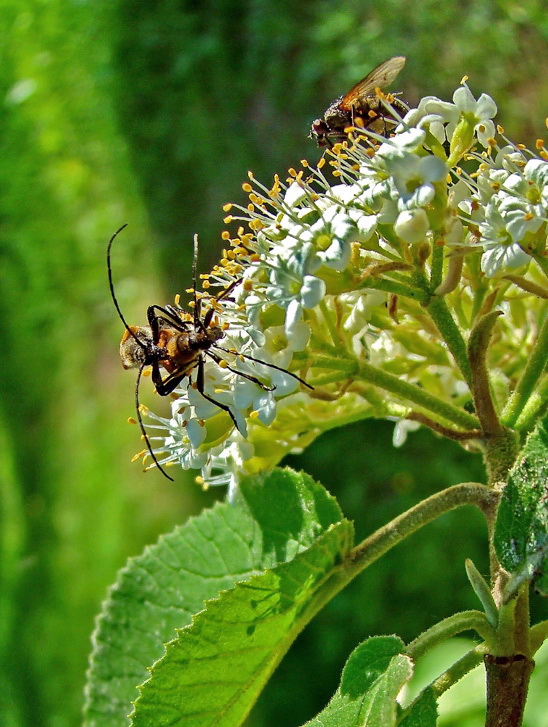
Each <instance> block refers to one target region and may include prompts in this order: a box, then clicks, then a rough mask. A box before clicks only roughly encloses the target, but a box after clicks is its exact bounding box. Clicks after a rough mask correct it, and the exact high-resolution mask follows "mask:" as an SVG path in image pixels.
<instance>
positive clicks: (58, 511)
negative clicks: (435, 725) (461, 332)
mask: <svg viewBox="0 0 548 727" xmlns="http://www.w3.org/2000/svg"><path fill="white" fill-rule="evenodd" d="M455 19H457V20H458V22H455ZM0 26H1V29H2V38H3V42H2V47H1V49H0V58H1V61H2V63H1V64H0V89H1V92H2V98H3V99H4V101H5V103H4V108H3V113H2V117H1V119H0V139H1V141H0V151H1V153H0V176H1V181H2V189H3V194H2V198H1V201H0V213H1V216H2V227H1V230H0V253H1V255H2V264H1V266H0V286H1V289H2V299H1V301H0V331H1V335H2V343H3V351H4V356H3V359H2V381H3V383H4V387H3V391H2V398H1V403H0V406H1V418H2V427H3V429H2V431H3V432H4V434H3V435H2V447H1V451H2V470H1V472H0V479H1V480H2V503H1V511H0V516H1V518H2V522H0V532H1V533H2V539H1V547H2V552H1V553H0V559H1V572H0V576H1V579H2V581H1V584H0V592H1V599H2V600H1V604H2V612H1V615H2V618H1V619H0V620H1V622H2V627H1V629H0V635H1V639H2V642H1V643H0V662H1V672H0V679H1V680H2V682H3V690H4V691H3V699H2V700H1V701H2V704H1V705H0V722H1V723H2V724H5V725H9V727H30V725H32V726H33V727H34V726H35V725H44V726H45V727H53V725H55V727H69V725H74V724H76V723H78V721H79V714H80V708H81V685H82V683H83V674H84V670H85V663H86V654H87V652H88V650H89V632H90V630H91V626H92V614H93V613H94V612H95V611H96V610H97V604H98V603H99V602H100V600H101V598H102V597H103V594H104V590H105V588H106V585H107V584H108V583H109V582H111V581H112V579H113V577H114V573H115V571H116V569H117V568H119V567H120V565H121V564H122V563H123V562H124V561H125V559H126V557H127V556H128V555H130V554H131V553H136V552H139V551H140V550H141V548H142V546H143V545H144V544H145V543H147V542H153V541H154V540H155V539H156V538H157V534H158V533H159V532H162V531H164V532H165V531H167V530H170V529H171V528H172V527H173V526H174V525H175V523H178V522H182V521H184V520H185V519H186V517H187V516H188V514H189V513H190V512H194V511H196V509H197V507H198V504H197V501H198V500H199V501H200V502H201V503H204V502H207V503H211V501H212V499H213V496H212V495H211V493H209V494H208V495H204V496H202V495H201V494H200V493H198V491H197V490H192V489H191V488H190V487H187V488H185V487H184V486H182V487H180V488H179V487H178V488H177V489H175V488H171V487H170V486H167V485H166V484H165V483H164V482H163V481H162V479H161V477H159V476H157V475H155V474H154V473H149V475H148V476H147V477H143V476H142V474H141V471H140V469H139V468H138V466H136V465H133V466H132V467H131V468H130V465H129V464H126V463H127V461H128V460H129V457H130V455H131V454H132V453H133V452H134V451H135V450H136V449H139V447H140V445H139V444H138V441H137V437H136V435H135V431H134V430H131V429H130V428H129V427H126V426H125V424H124V420H125V418H126V416H127V415H129V414H131V413H132V382H131V377H129V378H128V376H129V375H128V374H127V373H126V374H124V373H123V372H121V371H120V370H119V363H118V361H117V358H116V350H115V349H116V346H117V341H118V338H119V335H120V325H119V322H118V321H117V320H116V319H115V315H114V312H113V310H112V307H111V303H110V300H109V298H108V292H107V288H106V282H105V281H106V275H105V267H104V248H105V246H106V241H107V240H108V238H109V236H110V234H111V233H112V232H113V231H114V230H115V229H116V228H117V227H118V226H119V225H120V224H121V223H123V222H126V221H127V222H129V223H130V228H129V230H128V233H127V236H126V237H125V238H124V240H123V243H121V244H120V246H119V248H118V252H117V258H116V260H115V267H116V270H115V272H116V278H117V283H118V286H119V287H118V288H117V290H118V293H119V295H120V302H121V304H122V307H123V310H124V312H125V313H126V315H127V316H128V318H132V319H133V320H135V322H140V321H142V319H143V317H144V312H145V307H146V305H148V304H149V303H151V302H164V301H167V300H171V299H172V296H173V294H174V293H175V292H176V291H181V290H184V289H185V288H186V287H188V284H189V272H188V271H189V267H188V264H189V258H190V247H191V246H190V240H191V238H192V235H193V234H194V233H195V232H199V233H200V235H201V244H202V249H203V250H204V258H205V257H206V252H205V250H206V248H207V247H208V246H209V247H210V249H211V250H214V253H212V252H210V253H209V254H214V255H215V257H216V256H217V252H218V248H219V247H220V242H219V243H217V242H215V240H216V235H217V233H218V231H219V230H220V229H221V227H222V224H221V221H220V220H221V214H220V211H219V205H220V204H221V202H224V201H226V200H229V199H234V198H237V196H238V190H239V185H240V183H241V181H242V179H243V178H244V177H245V173H246V171H247V169H248V168H252V169H253V170H254V171H255V172H257V174H260V173H263V174H264V175H266V174H268V175H271V174H272V173H273V171H280V170H281V169H283V168H284V167H285V166H288V165H289V164H293V163H294V162H295V160H296V159H299V158H300V157H301V156H304V155H306V156H311V157H312V156H315V155H316V153H317V152H316V150H315V148H314V146H313V145H312V144H311V142H310V141H309V140H307V139H306V134H307V132H308V128H309V125H310V121H311V120H312V119H313V118H314V117H315V116H317V114H318V113H319V112H320V111H321V110H323V108H325V106H326V105H327V103H328V102H329V101H330V100H331V99H332V98H334V97H336V96H337V95H339V94H340V93H341V91H342V90H343V89H344V88H346V87H349V86H350V84H352V83H353V82H354V81H355V80H356V79H357V78H358V77H360V76H361V75H363V74H365V73H366V72H367V71H369V70H370V69H371V67H373V66H374V65H375V63H377V62H380V61H381V60H383V59H384V58H386V57H388V56H390V55H393V54H395V53H401V52H404V53H405V54H406V55H407V56H408V64H407V68H406V71H405V75H404V74H402V88H405V90H406V97H407V98H409V99H410V100H413V98H416V97H417V96H418V94H419V93H422V92H427V93H431V92H438V91H440V89H441V90H442V91H448V90H449V89H452V88H453V87H454V85H455V82H456V81H458V80H459V79H460V77H461V75H462V74H463V73H468V74H469V75H470V76H471V85H472V87H473V88H474V90H477V89H480V88H481V89H485V90H487V91H489V92H490V93H493V94H494V95H496V96H497V99H498V101H499V106H500V108H501V112H502V113H503V114H504V118H505V119H506V120H507V121H506V127H507V131H508V132H509V133H511V134H512V135H513V136H514V138H515V139H516V140H519V141H525V140H527V139H534V138H535V137H536V136H538V135H539V133H540V131H539V125H538V122H537V119H538V118H541V117H543V116H544V111H545V110H544V109H543V107H542V103H543V99H544V98H545V97H546V86H545V84H546V83H547V79H546V78H545V77H544V76H543V74H542V73H539V68H540V67H541V64H540V61H539V59H541V58H542V57H544V53H545V43H546V39H547V36H548V28H547V16H546V12H545V7H544V4H543V3H542V2H540V1H539V0H528V1H527V2H524V3H521V4H519V6H518V5H516V4H515V3H507V2H504V3H503V2H498V3H492V2H490V1H489V0H483V1H482V2H475V3H469V4H468V5H466V6H463V4H462V3H457V2H455V1H451V2H447V3H444V4H443V5H440V4H439V3H438V2H433V0H430V1H429V2H426V3H424V2H423V3H409V2H406V1H404V0H399V1H398V2H395V1H394V0H392V2H390V3H384V4H383V3H373V2H366V3H364V2H361V1H360V2H355V1H353V2H349V1H348V2H345V3H342V4H341V3H339V4H337V5H336V6H335V5H334V4H333V3H329V2H325V1H323V2H319V1H318V2H316V3H313V4H310V5H307V6H306V7H305V8H304V9H303V7H302V5H298V4H295V3H294V2H289V1H288V2H285V3H284V2H279V1H276V2H270V1H268V0H267V1H266V2H260V3H256V2H253V3H247V4H242V3H235V2H225V3H219V2H211V1H210V2H205V3H198V4H196V3H189V2H179V3H175V2H172V1H170V2H168V1H165V0H164V2H160V3H152V4H151V3H148V4H145V3H141V2H135V1H133V2H129V0H126V1H125V2H123V3H121V2H118V3H117V2H114V3H112V2H108V3H106V2H100V1H99V2H95V3H74V2H67V1H66V0H52V2H48V3H43V2H38V0H25V2H22V1H21V0H12V1H11V2H6V3H3V4H2V8H1V11H0ZM303 27H306V31H307V32H306V33H303ZM242 38H244V39H245V40H244V41H242ZM432 59H436V62H435V63H433V62H432ZM539 112H540V113H539ZM147 214H148V215H149V216H150V220H151V229H152V231H153V232H151V231H149V229H148V227H147V225H146V224H145V220H146V217H147ZM158 253H161V254H160V257H161V258H162V262H163V265H164V275H165V277H170V279H171V283H172V284H171V285H170V286H169V287H168V288H166V291H167V292H166V293H165V294H164V295H162V296H160V295H159V293H158V291H157V289H156V288H157V286H156V281H155V275H156V273H155V270H156V267H155V262H154V261H155V259H156V256H157V255H158ZM202 265H203V267H204V268H205V267H206V264H205V260H204V261H202V262H201V267H202ZM138 319H140V320H138ZM126 430H127V431H126ZM386 431H387V430H386V427H385V426H384V425H382V424H379V423H377V422H372V423H371V424H370V425H369V426H367V427H365V428H363V429H362V430H360V432H359V433H358V432H357V430H353V432H354V433H353V436H354V438H355V439H354V440H352V439H351V441H350V449H351V456H349V455H348V453H347V451H344V450H342V449H341V447H342V444H341V440H340V439H339V438H337V436H336V433H334V434H333V436H332V438H331V439H330V438H329V436H327V437H325V438H323V439H322V441H321V443H320V446H319V447H318V448H316V449H315V450H314V454H313V455H312V453H311V457H312V456H314V457H315V458H316V461H317V462H318V463H321V469H322V477H323V478H324V480H325V481H326V482H329V483H330V486H331V485H333V487H334V488H335V487H336V488H337V489H338V490H339V492H338V496H339V498H340V500H341V502H342V503H344V505H345V511H346V510H350V509H351V510H352V513H353V515H355V516H356V518H358V517H359V520H357V527H358V528H359V529H360V531H364V532H368V531H369V530H370V529H372V528H374V527H376V526H377V525H378V524H380V523H381V522H382V521H385V520H387V519H389V518H390V517H393V516H394V514H396V513H397V512H399V511H401V510H403V509H405V508H406V507H409V506H410V505H411V504H413V503H414V502H415V501H416V500H417V498H419V497H421V496H422V494H424V493H425V492H429V491H431V490H432V489H433V488H434V487H438V486H439V484H440V483H442V485H446V484H452V483H454V482H458V481H460V480H467V479H475V478H477V476H478V475H477V470H478V466H477V464H476V463H473V464H472V463H470V462H467V461H466V460H465V458H464V456H463V454H462V453H461V454H459V455H455V453H454V450H451V449H450V448H445V447H443V446H442V445H441V444H439V443H436V444H433V441H434V440H433V439H432V437H429V436H427V435H425V434H421V435H418V438H417V443H414V442H413V441H410V443H409V444H408V445H407V446H406V448H404V449H403V450H401V451H400V452H399V453H398V458H396V457H394V456H393V455H392V454H391V453H390V452H391V444H390V441H389V437H388V436H387V434H386ZM379 432H380V433H381V434H382V435H383V436H379ZM364 442H365V443H366V444H367V446H365V445H364ZM433 451H434V452H435V456H433V454H432V452H433ZM425 463H427V464H428V467H426V466H425ZM352 464H354V466H355V469H354V470H353V472H352V473H350V471H349V468H350V466H351V465H352ZM366 469H367V471H368V482H367V483H366V486H365V487H364V483H363V479H364V478H363V472H364V470H366ZM356 470H357V471H356ZM346 475H348V477H347V476H346ZM335 483H337V484H335ZM347 506H348V507H347ZM453 526H454V527H455V528H457V529H460V530H462V531H463V532H466V533H467V536H466V537H465V538H462V539H455V538H451V536H450V533H451V532H452V528H453ZM481 528H482V526H481V523H480V522H479V518H478V517H476V515H475V514H472V515H468V514H467V515H462V516H461V515H460V514H455V516H453V515H450V516H447V518H444V519H443V521H441V522H440V523H436V524H434V525H433V526H432V528H431V533H430V535H431V537H427V536H426V535H425V534H423V533H419V534H417V535H416V536H414V540H413V546H414V547H413V549H411V548H406V549H404V548H401V549H399V550H398V552H396V553H391V554H389V556H388V557H387V558H386V559H385V562H383V563H382V564H378V566H377V567H376V568H375V569H373V570H372V572H371V573H369V574H368V575H367V578H366V579H363V580H360V582H359V583H358V582H356V583H354V584H352V586H351V588H350V589H349V590H348V591H345V592H344V593H343V594H341V596H340V597H339V599H337V601H336V603H334V604H331V605H330V606H329V607H328V608H327V609H326V611H325V612H324V613H323V614H322V615H320V617H319V619H317V623H313V624H311V626H310V628H309V629H307V631H306V632H305V633H304V634H303V635H302V637H301V639H300V640H299V641H298V642H297V643H296V644H295V646H294V648H293V649H292V650H291V652H290V654H288V657H287V658H286V660H285V661H284V668H283V670H282V671H283V673H282V674H278V675H276V676H275V678H274V681H273V683H272V684H271V686H270V688H269V689H270V691H268V692H267V696H268V702H269V704H268V706H267V707H266V706H263V705H259V709H258V710H257V712H256V715H255V718H254V719H255V724H258V723H259V722H260V724H261V725H264V724H268V723H269V720H270V723H271V724H280V723H283V721H284V719H285V716H286V714H287V713H286V711H285V710H286V706H285V705H286V704H287V699H288V695H292V696H294V694H295V688H296V687H295V685H297V684H300V683H301V681H300V680H304V679H306V677H307V675H306V674H303V669H302V663H304V662H306V661H307V660H309V659H311V658H312V659H314V661H315V663H316V664H317V665H318V669H317V673H316V675H315V678H314V679H313V680H312V679H311V680H310V681H309V682H307V683H306V688H305V689H304V692H305V693H304V694H302V695H300V697H299V699H296V700H295V701H296V702H297V704H296V705H295V710H296V712H298V710H302V712H300V713H299V714H303V715H305V716H303V718H302V720H303V721H304V719H306V718H308V717H309V716H310V715H311V714H313V713H315V712H317V711H318V710H319V709H320V706H321V705H322V704H325V702H326V700H327V696H326V695H327V694H329V693H332V691H333V689H334V686H333V685H334V684H335V683H336V679H337V676H336V674H337V669H338V671H339V672H340V666H341V665H342V662H343V660H344V658H345V657H344V654H347V653H348V652H349V651H350V650H351V648H352V647H353V645H354V644H355V643H356V642H357V641H358V640H360V639H361V638H363V633H364V632H366V633H367V632H368V633H379V632H380V633H383V632H386V631H387V630H389V629H392V628H396V630H397V631H398V633H402V631H403V629H406V634H404V637H405V638H406V637H407V636H411V634H412V633H413V632H416V631H417V629H419V630H420V629H421V628H424V627H425V622H427V621H428V620H429V619H430V618H431V617H432V615H433V616H434V617H438V615H439V616H443V615H445V614H446V613H448V611H449V609H450V608H451V607H452V603H453V600H454V599H457V600H458V601H459V607H462V608H466V607H468V606H469V604H468V603H467V599H469V598H473V594H469V593H468V592H467V590H466V583H465V580H464V576H463V574H460V575H462V578H461V577H460V575H459V574H458V573H457V574H455V573H454V572H452V566H453V564H454V563H456V562H461V561H462V559H463V558H464V557H465V556H471V557H473V558H474V561H475V562H476V563H479V564H480V563H481V557H482V556H481V552H480V549H479V541H480V537H481V533H482V532H483V530H482V529H481ZM415 549H416V550H415ZM417 561H419V562H420V563H421V564H423V565H424V567H422V568H421V569H420V572H419V573H417V572H416V569H415V570H413V569H412V567H411V566H412V565H413V564H414V563H415V562H417ZM395 573H398V574H399V575H398V578H396V577H395V575H394V574H395ZM420 579H423V580H422V581H421V580H420ZM426 598H428V602H429V604H430V605H429V609H424V608H422V607H421V608H413V607H412V606H413V604H412V603H411V605H410V601H415V603H422V602H424V599H426ZM331 624H335V627H336V628H335V634H333V633H330V634H329V635H328V631H329V629H328V628H327V627H328V626H330V625H331ZM392 624H395V627H394V626H393V625H392ZM343 627H345V631H344V633H343ZM346 629H348V631H346ZM37 634H40V635H41V637H40V638H37ZM166 638H167V637H166ZM284 679H285V682H284ZM291 689H293V692H291ZM537 713H538V714H542V711H541V710H537ZM459 727H460V726H459ZM534 727H537V724H536V723H535V724H534Z"/></svg>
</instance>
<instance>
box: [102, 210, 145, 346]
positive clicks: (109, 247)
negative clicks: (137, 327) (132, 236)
mask: <svg viewBox="0 0 548 727" xmlns="http://www.w3.org/2000/svg"><path fill="white" fill-rule="evenodd" d="M126 227H127V222H126V224H125V225H122V226H121V227H120V229H119V230H116V232H115V233H114V235H113V236H112V237H111V238H110V240H109V243H108V245H107V271H108V287H109V289H110V296H111V298H112V302H113V303H114V307H115V308H116V312H117V313H118V315H119V317H120V320H121V321H122V323H123V324H124V327H125V329H126V331H127V332H128V333H129V334H130V335H131V336H132V337H133V338H134V339H135V340H136V341H137V343H138V344H139V346H141V348H142V349H144V350H145V351H146V346H145V344H144V343H143V342H142V341H141V340H140V339H139V337H138V336H136V335H135V333H134V332H133V331H132V330H131V328H130V327H129V325H128V323H127V321H126V319H125V318H124V314H123V313H122V311H121V309H120V306H119V304H118V301H117V299H116V294H115V293H114V282H113V280H112V266H111V264H110V249H111V247H112V243H113V242H114V240H115V239H116V238H117V237H118V235H119V234H120V232H122V230H123V229H124V228H126Z"/></svg>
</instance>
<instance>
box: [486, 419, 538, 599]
mask: <svg viewBox="0 0 548 727" xmlns="http://www.w3.org/2000/svg"><path fill="white" fill-rule="evenodd" d="M547 427H548V418H545V419H544V420H542V421H541V422H539V424H538V425H537V427H536V429H535V431H534V432H532V433H531V434H530V436H529V438H528V440H527V442H526V444H525V446H524V448H523V449H522V451H521V452H520V455H519V458H518V460H517V462H516V464H515V465H514V467H513V468H512V471H511V473H510V477H509V479H508V484H507V486H506V488H505V489H504V494H503V496H502V502H501V504H500V508H499V510H498V516H497V523H496V528H495V548H496V550H497V555H498V557H499V559H500V561H501V563H502V564H503V566H504V567H505V568H506V570H507V571H509V572H510V573H511V574H513V577H512V579H511V581H510V583H509V584H508V589H507V597H508V598H510V597H511V596H512V595H513V593H514V592H515V590H516V589H517V587H518V586H519V585H520V583H522V582H523V581H525V580H533V581H534V582H535V584H536V587H537V589H538V590H539V591H540V592H542V593H543V595H545V596H546V595H548V498H547V497H546V483H547V482H548V429H547Z"/></svg>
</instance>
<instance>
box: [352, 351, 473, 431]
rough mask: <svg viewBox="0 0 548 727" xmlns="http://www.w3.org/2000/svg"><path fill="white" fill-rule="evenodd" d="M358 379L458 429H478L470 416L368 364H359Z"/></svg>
mask: <svg viewBox="0 0 548 727" xmlns="http://www.w3.org/2000/svg"><path fill="white" fill-rule="evenodd" d="M359 377H360V378H361V379H362V380H364V381H367V382H369V383H370V384H374V385H375V386H379V387H381V388H383V389H385V390H386V391H390V392H391V393H393V394H396V395H398V396H400V397H401V398H402V399H407V400H408V401H409V402H411V403H413V404H416V405H417V406H420V407H423V408H424V409H427V410H428V411H430V412H433V413H434V414H437V415H438V416H441V417H443V418H444V419H446V420H447V421H449V422H451V423H452V424H456V425H457V426H459V427H463V428H464V429H477V428H478V427H479V422H478V420H477V419H476V417H474V416H472V415H471V414H468V413H467V412H465V411H463V410H462V409H459V408H458V407H456V406H453V405H452V404H449V403H447V402H445V401H442V400H441V399H438V397H437V396H434V395H433V394H430V393H428V392H427V391H425V390H424V389H421V388H420V387H419V386H416V385H415V384H410V383H409V382H407V381H404V380H403V379H401V378H400V377H399V376H395V375H394V374H390V373H388V372H387V371H382V370H381V369H378V368H376V367H375V366H372V365H371V364H369V363H360V364H359Z"/></svg>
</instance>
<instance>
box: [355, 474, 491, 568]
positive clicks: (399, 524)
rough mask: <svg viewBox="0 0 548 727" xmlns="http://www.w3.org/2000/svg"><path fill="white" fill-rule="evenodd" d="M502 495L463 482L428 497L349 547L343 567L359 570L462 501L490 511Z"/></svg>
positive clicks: (474, 483)
mask: <svg viewBox="0 0 548 727" xmlns="http://www.w3.org/2000/svg"><path fill="white" fill-rule="evenodd" d="M498 497H499V495H498V494H497V493H496V492H494V491H493V490H492V489H491V488H489V487H486V485H482V484H479V483H477V482H464V483H462V484H460V485H454V486H453V487H449V488H447V489H446V490H442V491H441V492H436V493H435V494H434V495H431V496H430V497H428V498H426V500H423V501H422V502H419V503H418V504H417V505H415V506H414V507H412V508H411V509H410V510H407V512H404V513H403V514H402V515H399V516H398V517H396V518H394V520H392V521H391V522H389V523H387V524H386V525H384V526H383V527H381V528H379V529H378V530H377V531H376V532H374V533H373V534H372V535H370V536H369V537H367V538H366V539H365V540H363V541H362V542H361V543H360V544H359V545H357V546H356V547H355V548H354V549H353V550H351V551H350V553H349V554H348V557H347V559H346V563H345V565H344V566H343V568H345V569H348V571H349V572H351V573H352V577H353V575H354V574H355V572H360V571H362V570H363V569H364V568H367V566H369V565H371V563H373V562H374V561H376V560H377V559H378V558H380V557H381V556H382V555H384V554H385V553H386V552H387V551H388V550H390V549H391V548H393V547H394V545H397V544H398V543H400V542H401V541H402V540H404V539H405V538H407V537H408V536H409V535H411V534H412V533H414V532H415V531H416V530H418V529H419V528H421V527H422V526H423V525H426V524H427V523H429V522H431V521H432V520H435V519H436V518H437V517H439V516H440V515H443V514H444V513H445V512H449V511H450V510H453V509H454V508H456V507H461V506H462V505H476V506H477V507H479V508H480V510H482V511H483V512H489V511H490V510H491V509H492V508H493V506H494V505H495V503H496V502H497V501H498Z"/></svg>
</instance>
